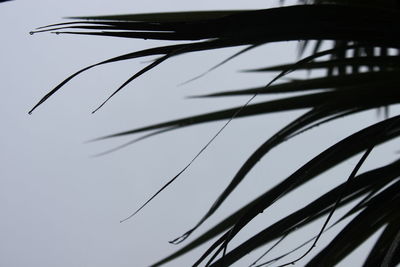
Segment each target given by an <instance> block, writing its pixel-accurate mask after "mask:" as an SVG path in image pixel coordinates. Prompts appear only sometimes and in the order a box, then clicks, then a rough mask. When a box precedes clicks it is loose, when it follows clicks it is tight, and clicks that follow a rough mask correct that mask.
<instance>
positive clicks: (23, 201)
mask: <svg viewBox="0 0 400 267" xmlns="http://www.w3.org/2000/svg"><path fill="white" fill-rule="evenodd" d="M268 2H272V1H265V0H263V1H261V0H260V1H251V2H249V1H235V2H234V1H227V0H226V1H215V0H214V1H211V0H203V1H196V2H192V1H183V0H181V1H179V0H173V1H140V2H136V3H134V2H133V1H128V0H126V1H125V0H115V1H105V0H104V1H100V0H86V1H78V0H70V1H50V0H47V1H44V0H35V1H32V0H25V1H24V0H16V1H11V2H5V3H2V4H0V22H1V23H0V32H1V43H0V44H1V45H0V73H1V80H0V89H1V91H0V93H1V99H2V104H1V105H0V121H1V125H2V128H1V131H0V148H1V152H0V162H1V163H0V211H1V215H2V216H1V217H2V219H1V220H0V266H7V267H24V266H41V267H52V266H59V267H67V266H68V267H71V266H76V267H86V266H88V267H90V266H97V267H103V266H104V267H105V266H117V267H125V266H146V265H149V264H151V263H153V262H154V261H156V260H159V259H160V258H162V257H163V256H167V255H168V254H169V253H172V252H173V251H175V250H176V249H178V248H179V247H178V246H173V245H170V244H169V243H168V241H169V240H171V239H173V238H175V237H178V236H179V235H181V234H183V233H184V232H185V231H186V230H188V229H190V228H191V227H192V226H193V225H194V224H195V223H196V222H197V221H198V220H199V219H200V218H201V216H202V215H203V214H204V213H205V212H206V211H207V209H208V208H209V206H210V205H211V204H212V202H213V201H214V200H215V198H216V197H217V196H218V194H219V193H221V192H222V190H223V188H224V186H226V185H227V184H228V183H229V181H230V179H231V178H232V176H233V175H234V173H235V172H236V171H237V169H238V168H239V166H240V164H241V163H243V162H244V160H245V159H246V158H247V157H248V156H249V155H250V153H251V152H252V151H253V150H254V149H256V148H257V146H258V145H260V144H261V143H262V142H263V141H264V140H265V139H266V138H268V137H269V136H271V135H272V134H273V133H274V131H277V130H278V129H279V128H280V127H282V126H284V125H285V123H288V122H289V121H290V120H291V119H293V116H297V114H300V113H301V112H300V113H299V112H297V113H296V112H285V113H278V114H273V115H270V116H262V117H256V118H251V119H248V120H234V121H233V122H232V123H231V124H230V125H229V127H227V128H226V129H225V131H224V132H223V133H222V134H221V135H220V136H219V137H218V138H217V139H216V141H215V142H214V143H213V144H212V145H211V146H210V147H209V149H207V150H206V152H205V153H204V154H203V155H202V156H201V157H199V158H198V160H197V161H196V162H195V163H194V164H193V165H192V166H191V168H189V169H188V171H187V172H186V173H185V174H184V175H182V176H181V177H180V178H179V180H177V181H176V182H175V183H174V184H173V185H172V186H171V187H170V188H168V189H167V190H166V191H165V192H164V193H163V194H161V195H160V196H159V197H158V198H157V199H155V200H154V201H153V202H152V203H151V204H150V205H149V206H148V207H147V208H146V209H144V210H143V211H142V212H141V213H140V214H139V215H138V216H136V217H135V218H133V219H131V220H129V221H127V222H125V223H122V224H121V223H119V221H120V220H121V219H123V218H125V217H127V216H128V215H130V214H131V212H133V211H134V210H135V209H136V208H137V207H139V206H140V205H141V204H142V203H143V202H144V201H145V200H146V199H147V198H148V197H150V196H151V195H152V194H153V193H154V192H155V191H157V190H158V189H159V188H160V187H161V186H162V185H163V184H164V183H165V182H166V181H167V180H168V179H169V178H171V177H173V176H174V175H175V174H176V173H177V172H179V171H180V170H181V169H182V168H183V167H184V166H185V165H186V164H187V163H188V162H189V161H190V160H191V158H192V157H193V156H194V155H195V154H197V152H198V151H199V150H200V149H201V148H202V146H203V145H205V144H206V143H207V142H208V140H209V139H210V138H211V137H212V136H213V135H214V134H215V133H216V132H217V131H218V130H219V128H220V127H221V126H222V125H223V123H224V122H217V123H212V124H207V125H202V126H196V127H190V128H187V129H183V130H178V131H174V132H170V133H167V134H163V135H160V136H157V137H154V138H151V139H148V140H145V141H143V142H140V143H137V144H134V145H132V146H130V147H128V148H125V149H123V150H120V151H118V152H115V153H113V154H110V155H106V156H103V157H97V158H95V157H92V155H94V154H97V153H100V152H102V151H105V150H107V149H110V148H113V147H115V146H118V145H119V144H121V143H124V142H126V141H129V140H130V139H131V138H124V139H113V140H108V141H103V142H94V143H86V141H87V140H90V139H93V138H96V137H99V136H102V135H105V134H110V133H115V132H118V131H122V130H128V129H131V128H135V127H140V126H144V125H148V124H151V123H156V122H161V121H164V120H168V119H175V118H179V117H183V116H187V115H191V114H197V113H200V112H205V111H211V110H216V109H220V108H224V107H230V106H233V105H240V104H243V103H245V102H246V100H247V99H246V98H242V97H240V98H232V99H211V100H207V99H206V100H204V99H186V98H185V97H187V96H191V95H196V94H204V93H209V92H215V91H219V90H221V91H222V90H227V89H239V88H245V87H251V86H260V85H263V84H266V83H268V81H269V80H270V79H271V77H272V76H270V75H265V74H261V75H260V74H243V73H238V72H237V71H238V70H241V69H245V68H254V67H262V66H266V65H269V64H274V63H284V62H288V61H289V60H293V59H294V58H295V51H296V49H295V48H296V46H295V44H286V43H285V44H278V45H269V46H266V47H263V48H260V49H259V50H256V51H252V52H249V53H248V54H247V55H243V56H242V57H239V58H238V59H235V60H234V61H232V62H230V63H228V64H226V65H224V66H223V67H221V68H220V69H217V70H215V71H214V72H212V73H210V74H208V75H207V76H206V77H203V78H202V79H199V80H196V81H194V82H192V83H189V84H187V85H184V86H178V85H179V84H181V83H182V82H184V81H186V80H188V79H190V78H192V77H194V76H196V75H198V74H200V73H202V72H204V71H205V70H207V69H208V68H210V67H212V66H213V65H215V64H216V63H219V62H220V61H221V60H223V59H225V58H226V57H228V56H229V55H231V54H232V53H234V52H236V51H238V49H239V48H233V49H224V50H218V51H212V52H203V53H196V54H193V55H184V56H180V57H178V58H174V59H172V60H170V61H169V62H166V63H165V64H162V65H161V66H160V67H158V68H156V69H154V70H152V71H151V72H149V73H148V74H146V75H145V76H143V77H141V78H140V79H138V80H137V81H135V82H134V83H133V84H131V85H129V86H128V87H126V88H125V89H124V90H123V91H121V93H119V94H118V95H117V96H115V97H114V98H113V99H112V100H111V101H110V102H109V103H108V104H107V105H105V106H104V108H103V109H101V110H100V111H99V112H98V113H96V114H94V115H92V114H91V111H92V110H93V109H94V108H95V107H97V105H99V104H100V103H101V101H102V100H104V99H105V98H106V97H107V96H108V95H109V94H110V93H111V92H112V91H113V90H115V89H116V88H117V87H118V86H119V85H120V84H121V83H122V82H123V81H125V80H126V79H127V78H128V77H130V75H132V73H134V72H135V71H137V70H138V69H139V68H140V67H142V66H144V64H143V63H145V62H146V60H149V59H150V58H149V59H139V60H133V61H129V62H120V63H115V64H111V65H109V66H102V67H99V68H96V69H93V70H90V71H89V72H87V73H84V74H83V75H81V76H79V77H77V78H76V79H74V80H72V81H71V82H70V83H69V84H67V85H66V86H65V87H64V88H63V89H62V90H61V91H60V92H59V93H57V94H56V95H54V97H53V98H51V99H50V100H49V101H48V102H47V103H45V104H44V105H43V106H41V107H39V108H38V109H37V111H36V112H34V114H33V115H28V114H27V112H28V110H29V109H30V108H31V107H32V106H33V105H34V104H35V102H36V101H38V100H39V99H40V98H41V97H42V96H43V95H44V94H45V93H46V92H48V91H49V90H50V89H51V88H52V87H53V86H55V85H56V84H57V83H59V82H60V81H62V80H63V79H64V78H66V77H67V76H68V75H70V74H72V73H73V72H75V71H76V70H78V69H80V68H82V67H85V66H87V65H90V64H93V63H96V62H99V61H102V60H104V59H108V58H110V57H114V56H117V55H120V54H124V53H127V52H132V51H135V50H139V49H143V48H147V47H153V46H155V45H158V44H160V43H159V42H154V41H143V40H128V39H112V38H111V39H108V38H102V37H87V36H66V35H63V36H61V35H59V36H57V35H54V34H50V33H43V34H35V35H33V36H31V35H29V32H30V31H31V30H33V29H35V28H36V27H40V26H44V25H48V24H52V23H58V22H63V21H64V20H63V19H62V18H63V17H68V16H78V15H103V14H126V13H143V12H164V11H180V10H207V9H243V8H244V9H254V8H264V7H267V5H266V3H268ZM269 4H270V3H268V5H269ZM271 26H273V25H271ZM260 99H262V98H260ZM260 99H256V101H257V100H260ZM377 119H379V117H377V116H376V113H374V112H371V113H366V114H364V113H363V114H361V115H357V116H355V118H354V119H353V120H350V119H343V120H341V121H340V122H338V123H337V124H332V125H328V126H324V127H320V129H317V130H315V131H312V132H309V133H306V134H304V136H300V137H298V138H295V140H293V141H290V142H287V143H285V144H283V145H282V146H281V147H280V148H277V149H275V150H274V151H273V153H271V155H268V156H267V157H265V159H263V161H261V162H260V164H258V165H257V166H256V168H255V169H254V170H253V171H252V172H251V173H250V175H249V176H248V177H247V178H246V181H244V182H243V184H241V186H240V187H239V188H238V190H236V191H235V192H234V194H232V196H231V197H230V198H229V199H228V201H227V202H226V204H224V205H223V206H222V207H221V209H220V210H219V211H218V212H217V214H216V215H215V216H214V217H213V218H211V219H210V220H209V221H207V223H205V225H204V226H203V227H201V228H200V229H199V230H198V232H197V233H196V234H195V235H194V236H197V235H198V234H200V233H201V232H202V231H205V230H207V229H208V228H209V227H211V226H212V225H214V224H215V223H216V222H218V221H219V220H220V219H221V218H223V217H224V216H226V215H229V214H230V213H231V212H233V211H234V210H236V209H237V208H238V207H241V206H242V205H244V204H247V203H248V202H249V201H250V200H252V199H254V198H255V197H256V196H258V195H259V194H261V193H262V192H264V191H265V190H267V189H268V188H270V187H271V186H273V185H274V184H275V183H277V182H278V181H280V180H281V179H283V178H285V177H286V176H287V175H289V174H290V173H291V172H293V171H294V170H296V169H297V168H298V167H300V166H301V164H302V163H305V162H306V161H307V160H309V159H311V158H312V157H313V156H315V155H316V153H317V152H318V151H321V150H322V149H324V148H326V147H328V146H330V145H332V144H333V143H334V142H335V141H337V140H339V139H340V138H343V137H345V136H346V134H350V133H352V132H354V131H355V130H356V129H358V127H360V126H362V125H369V124H371V123H372V122H374V121H376V120H377ZM355 121H356V122H357V123H354V122H355ZM392 150H393V149H392ZM392 150H390V151H391V152H393V151H392ZM384 151H385V150H384V149H379V148H378V149H377V152H374V154H373V155H372V156H371V158H370V159H369V162H373V164H372V165H371V164H370V165H371V166H376V165H377V164H380V163H382V162H386V161H388V158H385V157H383V156H380V154H379V153H383V152H384ZM390 156H391V157H393V154H390ZM357 160H358V158H357V157H355V158H354V159H352V160H350V161H349V162H347V163H344V164H342V165H340V166H339V168H337V169H335V170H332V171H329V172H328V173H326V174H325V175H324V177H323V178H322V179H319V180H318V182H316V183H314V184H312V185H311V186H309V187H307V188H302V189H301V190H300V191H299V192H298V193H297V194H295V195H293V196H291V197H289V198H287V199H284V200H283V202H282V204H281V205H280V206H279V207H272V209H271V210H270V211H269V212H268V213H267V212H265V213H264V214H263V215H261V216H259V217H258V218H257V219H256V220H255V221H254V223H251V224H250V226H249V229H248V230H245V231H243V233H242V234H239V235H238V237H237V240H234V242H233V245H232V246H234V244H237V243H238V242H239V241H240V240H244V239H245V238H246V237H249V235H250V234H252V233H256V232H257V231H258V230H260V229H262V227H263V226H266V225H268V224H270V223H271V222H273V221H275V220H277V218H279V216H283V215H285V214H287V213H288V212H289V211H291V210H293V209H294V208H295V207H296V206H295V205H294V203H295V204H296V205H300V206H301V205H305V204H306V203H307V201H309V200H310V198H309V197H313V196H314V197H315V196H317V195H318V193H319V192H320V191H321V190H323V189H326V188H329V187H332V186H333V185H335V184H337V183H339V182H343V181H344V180H345V179H346V178H347V176H348V175H349V173H350V172H351V170H352V168H353V167H354V165H355V163H356V162H357ZM306 196H307V197H306ZM337 216H339V215H337ZM336 218H337V217H336ZM321 225H322V222H319V224H315V225H314V226H315V227H316V228H314V229H311V228H310V229H306V230H305V231H304V233H303V235H302V236H297V237H294V238H293V239H291V240H292V241H289V242H288V243H286V245H284V247H285V246H287V247H289V246H290V247H293V246H294V245H296V244H300V243H302V241H305V240H306V239H307V238H308V237H311V236H312V235H313V234H314V233H316V232H317V231H318V230H316V229H319V227H321ZM329 237H332V235H330V234H329V233H328V234H327V235H324V236H323V238H322V240H321V243H320V245H319V246H318V247H323V244H326V240H329ZM324 242H325V243H324ZM287 247H286V248H287ZM205 248H206V247H204V246H203V247H202V248H201V249H200V250H197V251H195V252H193V253H190V254H188V255H187V256H184V257H182V258H180V259H178V260H177V261H176V262H174V263H171V264H170V265H167V266H189V265H190V264H191V263H193V261H194V260H195V259H197V257H198V256H199V255H200V254H201V253H202V252H203V251H204V249H205ZM368 249H369V247H368V246H366V247H364V248H362V249H360V250H358V251H357V253H356V254H355V255H354V256H353V257H352V258H350V259H348V260H347V263H346V264H343V266H346V265H348V264H349V263H354V262H355V261H357V260H358V261H359V260H360V258H362V255H364V254H365V253H366V251H368ZM264 250H265V248H264V249H260V250H257V251H255V252H254V253H252V254H250V255H249V257H248V258H246V259H245V260H242V261H240V262H239V263H238V264H237V266H247V265H249V264H250V263H251V262H252V260H254V259H255V258H257V257H258V256H259V255H260V254H262V252H263V251H264ZM282 251H284V249H282V248H281V249H278V250H277V251H276V254H272V255H277V254H279V252H282ZM300 265H302V264H300Z"/></svg>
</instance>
